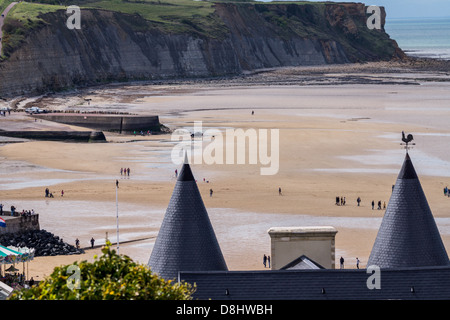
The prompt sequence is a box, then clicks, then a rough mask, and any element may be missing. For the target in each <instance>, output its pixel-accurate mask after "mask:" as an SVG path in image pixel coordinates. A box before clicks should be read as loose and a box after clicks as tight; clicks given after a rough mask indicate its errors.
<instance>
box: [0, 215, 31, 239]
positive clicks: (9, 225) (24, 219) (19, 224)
mask: <svg viewBox="0 0 450 320" xmlns="http://www.w3.org/2000/svg"><path fill="white" fill-rule="evenodd" d="M3 214H4V215H3V216H1V217H2V218H3V219H5V221H6V227H5V228H0V235H4V234H9V233H20V232H24V231H31V230H40V226H39V215H38V214H33V215H30V216H20V217H10V216H8V215H7V214H8V213H7V212H3Z"/></svg>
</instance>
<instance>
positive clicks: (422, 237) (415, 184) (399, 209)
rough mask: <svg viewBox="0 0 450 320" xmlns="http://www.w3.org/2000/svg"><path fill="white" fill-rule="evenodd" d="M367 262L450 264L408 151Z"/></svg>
mask: <svg viewBox="0 0 450 320" xmlns="http://www.w3.org/2000/svg"><path fill="white" fill-rule="evenodd" d="M367 265H368V266H370V265H377V266H379V267H380V268H400V267H422V266H445V265H449V259H448V256H447V252H446V250H445V247H444V244H443V242H442V239H441V236H440V234H439V230H438V228H437V226H436V223H435V221H434V218H433V215H432V213H431V210H430V207H429V205H428V202H427V199H426V197H425V194H424V192H423V190H422V186H421V184H420V182H419V178H418V176H417V174H416V171H415V169H414V166H413V164H412V161H411V158H410V157H409V155H408V154H406V157H405V160H404V162H403V166H402V168H401V170H400V173H399V175H398V177H397V181H396V183H395V186H394V190H393V192H392V195H391V198H390V200H389V204H388V206H387V208H386V212H385V215H384V217H383V220H382V222H381V226H380V229H379V230H378V234H377V237H376V239H375V243H374V246H373V248H372V251H371V254H370V257H369V260H368V262H367Z"/></svg>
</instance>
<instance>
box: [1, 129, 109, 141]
mask: <svg viewBox="0 0 450 320" xmlns="http://www.w3.org/2000/svg"><path fill="white" fill-rule="evenodd" d="M0 136H4V137H11V138H22V139H32V140H47V141H64V142H106V137H105V135H104V134H103V132H101V131H38V130H36V131H0Z"/></svg>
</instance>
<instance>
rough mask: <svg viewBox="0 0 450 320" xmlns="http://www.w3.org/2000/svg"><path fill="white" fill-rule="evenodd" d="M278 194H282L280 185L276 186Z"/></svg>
mask: <svg viewBox="0 0 450 320" xmlns="http://www.w3.org/2000/svg"><path fill="white" fill-rule="evenodd" d="M278 195H280V196H281V195H282V193H281V187H278Z"/></svg>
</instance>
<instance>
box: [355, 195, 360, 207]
mask: <svg viewBox="0 0 450 320" xmlns="http://www.w3.org/2000/svg"><path fill="white" fill-rule="evenodd" d="M356 202H357V203H358V207H359V205H360V203H361V198H360V197H358V199H356Z"/></svg>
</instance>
